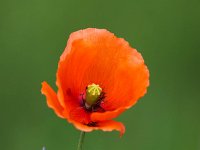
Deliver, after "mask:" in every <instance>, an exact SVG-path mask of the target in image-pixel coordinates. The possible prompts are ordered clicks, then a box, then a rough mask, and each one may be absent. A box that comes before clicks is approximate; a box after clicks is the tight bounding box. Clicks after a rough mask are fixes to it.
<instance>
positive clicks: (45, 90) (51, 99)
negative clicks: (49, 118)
mask: <svg viewBox="0 0 200 150" xmlns="http://www.w3.org/2000/svg"><path fill="white" fill-rule="evenodd" d="M41 92H42V94H44V95H45V96H46V99H47V105H48V106H49V107H50V108H52V109H53V110H54V111H55V113H56V114H57V115H58V116H59V117H61V118H64V116H63V107H62V106H61V105H60V103H59V101H58V98H57V95H56V93H55V92H54V90H53V89H52V88H51V87H50V86H49V85H48V83H46V82H42V89H41Z"/></svg>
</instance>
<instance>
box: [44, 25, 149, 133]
mask: <svg viewBox="0 0 200 150" xmlns="http://www.w3.org/2000/svg"><path fill="white" fill-rule="evenodd" d="M56 85H57V87H58V91H57V93H56V92H55V91H54V90H53V89H52V88H51V87H50V86H49V85H48V83H47V82H43V83H42V90H41V91H42V93H43V94H44V95H45V96H46V99H47V105H48V106H49V107H50V108H52V109H53V110H54V111H55V113H56V114H57V116H59V117H61V118H64V119H66V120H67V121H68V122H69V123H72V124H73V125H74V126H75V127H76V128H77V129H79V130H81V131H85V132H90V131H92V130H103V131H112V130H117V131H119V132H120V134H121V135H123V134H124V132H125V127H124V125H123V124H122V123H121V122H117V121H114V120H113V119H114V118H116V117H117V116H119V115H120V114H121V113H122V112H124V111H125V110H126V109H129V108H130V107H131V106H133V105H134V104H135V103H136V102H137V101H138V99H139V98H141V97H142V96H143V95H144V94H145V93H146V90H147V87H148V85H149V71H148V69H147V67H146V65H145V64H144V60H143V58H142V56H141V54H140V53H139V52H137V50H136V49H134V48H131V47H130V45H129V44H128V42H126V41H125V40H124V39H122V38H117V37H116V36H115V35H114V34H113V33H111V32H109V31H107V30H105V29H96V28H88V29H84V30H79V31H76V32H74V33H72V34H71V35H70V37H69V40H68V42H67V46H66V48H65V50H64V52H63V54H62V55H61V57H60V61H59V63H58V70H57V74H56Z"/></svg>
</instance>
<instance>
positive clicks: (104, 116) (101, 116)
mask: <svg viewBox="0 0 200 150" xmlns="http://www.w3.org/2000/svg"><path fill="white" fill-rule="evenodd" d="M124 110H125V109H124V108H120V109H116V110H114V111H106V112H104V113H101V112H94V113H92V114H91V120H92V121H94V122H96V121H104V120H111V119H113V118H116V117H117V116H118V115H119V114H121V113H122V112H124Z"/></svg>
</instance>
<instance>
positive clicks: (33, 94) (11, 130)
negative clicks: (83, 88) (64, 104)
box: [0, 0, 200, 150]
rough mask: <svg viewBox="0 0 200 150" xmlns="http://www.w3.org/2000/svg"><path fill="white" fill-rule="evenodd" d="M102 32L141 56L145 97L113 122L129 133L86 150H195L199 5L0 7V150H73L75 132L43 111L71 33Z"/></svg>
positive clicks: (199, 121)
mask: <svg viewBox="0 0 200 150" xmlns="http://www.w3.org/2000/svg"><path fill="white" fill-rule="evenodd" d="M87 27H96V28H106V29H108V30H110V31H112V32H114V33H115V34H116V35H117V36H118V37H123V38H125V39H126V40H127V41H129V43H130V45H131V46H133V47H135V48H137V49H138V51H139V52H141V53H142V55H143V57H144V59H145V62H146V64H147V65H148V67H149V70H150V73H151V78H150V79H151V80H150V82H151V85H150V87H149V89H148V94H147V95H146V96H145V97H143V98H142V99H141V100H140V101H139V102H138V103H137V105H135V106H134V107H133V108H131V109H130V110H128V111H126V112H125V113H123V114H122V115H121V116H120V117H119V118H117V120H118V121H122V122H123V123H124V124H125V125H126V133H125V135H124V136H123V137H122V138H119V136H118V133H117V132H115V131H114V132H102V131H95V132H92V133H89V134H86V139H85V143H84V150H122V149H123V150H200V96H199V93H200V87H199V86H200V79H199V77H200V49H199V47H200V41H199V39H200V38H199V36H200V1H199V0H151V1H150V0H123V1H120V0H99V1H98V0H57V1H55V0H32V1H31V0H0V149H1V150H41V149H42V147H43V146H46V148H47V150H73V149H76V146H77V142H78V137H79V131H77V130H75V129H74V127H73V126H72V125H71V124H68V123H67V122H66V121H65V120H62V119H60V118H58V117H57V116H56V115H55V114H54V112H53V111H52V110H51V109H49V108H47V106H46V101H45V97H44V96H43V95H41V93H40V88H41V82H42V81H43V80H46V81H48V82H49V83H50V84H51V85H52V86H53V87H54V88H55V89H56V86H55V73H56V70H57V62H58V61H59V57H60V55H61V53H62V51H63V49H64V48H65V45H66V41H67V39H68V36H69V34H70V33H71V32H73V31H76V30H79V29H84V28H87Z"/></svg>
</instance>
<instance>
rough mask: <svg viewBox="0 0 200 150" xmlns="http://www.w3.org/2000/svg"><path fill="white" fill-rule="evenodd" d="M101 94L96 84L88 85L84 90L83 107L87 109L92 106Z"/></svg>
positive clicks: (100, 89)
mask: <svg viewBox="0 0 200 150" xmlns="http://www.w3.org/2000/svg"><path fill="white" fill-rule="evenodd" d="M101 93H102V88H101V87H100V86H99V85H97V84H94V83H93V84H91V85H88V86H87V88H86V97H85V107H86V108H87V109H89V108H91V106H92V105H94V104H95V103H96V102H97V101H98V99H99V97H100V95H101Z"/></svg>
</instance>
